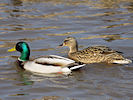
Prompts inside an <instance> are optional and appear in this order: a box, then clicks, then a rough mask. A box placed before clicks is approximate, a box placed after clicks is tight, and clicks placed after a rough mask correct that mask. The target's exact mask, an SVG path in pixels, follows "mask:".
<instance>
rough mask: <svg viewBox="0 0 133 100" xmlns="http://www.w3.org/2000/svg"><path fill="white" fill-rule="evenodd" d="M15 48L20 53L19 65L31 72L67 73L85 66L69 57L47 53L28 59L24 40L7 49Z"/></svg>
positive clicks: (28, 54) (28, 53) (27, 48)
mask: <svg viewBox="0 0 133 100" xmlns="http://www.w3.org/2000/svg"><path fill="white" fill-rule="evenodd" d="M15 50H17V51H19V52H20V53H21V56H20V57H19V58H18V64H19V66H21V67H22V68H23V69H25V70H28V71H31V72H36V73H65V74H66V73H68V74H69V73H70V72H71V71H72V70H74V69H78V68H80V67H83V66H85V64H82V65H80V64H78V63H76V62H75V61H73V60H71V59H68V58H64V57H60V56H56V55H49V56H44V57H40V58H36V59H34V60H29V56H30V48H29V46H28V44H27V43H26V42H18V43H17V44H16V47H15V48H12V49H10V50H8V51H15Z"/></svg>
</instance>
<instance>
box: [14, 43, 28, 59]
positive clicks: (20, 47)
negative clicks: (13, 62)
mask: <svg viewBox="0 0 133 100" xmlns="http://www.w3.org/2000/svg"><path fill="white" fill-rule="evenodd" d="M15 48H16V50H17V51H19V52H20V53H21V56H20V57H19V59H20V60H22V61H27V60H29V56H30V48H29V46H28V44H27V43H26V42H18V43H17V44H16V47H15Z"/></svg>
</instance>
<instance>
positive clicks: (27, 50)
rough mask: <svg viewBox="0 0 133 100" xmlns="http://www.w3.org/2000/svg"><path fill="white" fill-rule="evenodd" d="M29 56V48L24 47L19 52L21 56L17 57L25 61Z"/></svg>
mask: <svg viewBox="0 0 133 100" xmlns="http://www.w3.org/2000/svg"><path fill="white" fill-rule="evenodd" d="M29 56H30V50H29V49H24V50H23V51H22V53H21V56H20V57H19V60H20V61H27V60H29Z"/></svg>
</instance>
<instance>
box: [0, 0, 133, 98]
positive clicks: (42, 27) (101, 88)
mask: <svg viewBox="0 0 133 100" xmlns="http://www.w3.org/2000/svg"><path fill="white" fill-rule="evenodd" d="M67 36H74V37H76V38H77V39H78V43H79V47H80V49H83V48H85V47H88V46H91V45H106V46H109V47H111V48H113V49H116V50H119V51H121V52H123V53H124V56H125V57H127V58H129V59H133V53H132V51H133V1H132V0H1V1H0V100H18V99H19V100H132V99H133V64H129V65H112V64H90V65H87V66H86V67H84V68H82V69H80V70H79V71H75V72H73V73H72V75H70V76H64V75H58V76H55V75H48V76H38V75H34V74H32V73H29V72H25V71H23V70H21V69H19V67H18V66H17V65H16V64H15V61H16V58H17V57H18V56H19V55H20V54H19V53H18V52H7V49H9V48H11V47H13V46H14V45H15V44H16V42H18V41H26V42H28V43H29V45H30V47H31V50H32V51H31V56H32V57H36V56H39V55H42V54H43V55H49V54H56V55H61V56H65V57H67V52H68V48H60V49H59V48H57V46H58V45H59V44H60V43H61V42H62V41H63V39H64V38H66V37H67Z"/></svg>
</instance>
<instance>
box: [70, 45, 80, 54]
mask: <svg viewBox="0 0 133 100" xmlns="http://www.w3.org/2000/svg"><path fill="white" fill-rule="evenodd" d="M77 51H78V45H77V44H76V45H74V46H71V47H70V51H69V53H74V52H77Z"/></svg>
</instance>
